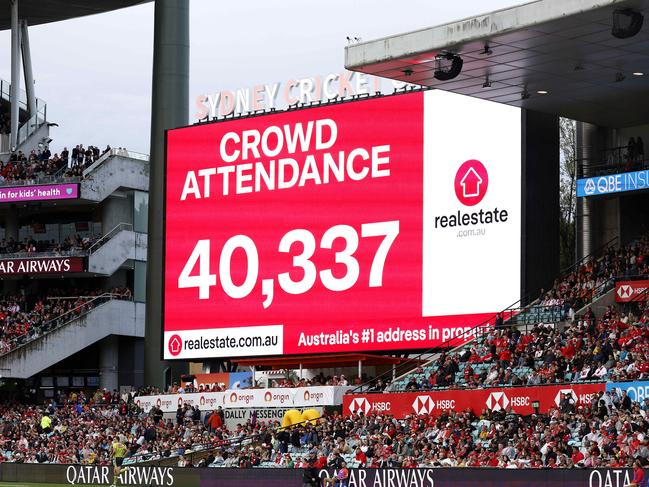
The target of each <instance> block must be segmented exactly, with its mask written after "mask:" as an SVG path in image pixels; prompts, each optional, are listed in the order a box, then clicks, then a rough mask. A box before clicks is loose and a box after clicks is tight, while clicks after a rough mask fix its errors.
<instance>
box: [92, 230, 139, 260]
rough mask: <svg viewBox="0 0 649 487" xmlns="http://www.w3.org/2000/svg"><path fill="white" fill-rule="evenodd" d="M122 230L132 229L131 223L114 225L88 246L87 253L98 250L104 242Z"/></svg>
mask: <svg viewBox="0 0 649 487" xmlns="http://www.w3.org/2000/svg"><path fill="white" fill-rule="evenodd" d="M122 230H133V224H132V223H118V224H117V225H115V226H114V227H113V228H112V229H111V230H110V231H109V232H108V233H106V234H105V235H104V236H102V237H101V238H100V239H99V240H97V241H96V242H95V243H94V244H92V245H91V246H90V248H89V249H88V255H92V254H94V253H95V252H96V251H97V250H99V248H100V247H102V246H103V245H104V244H105V243H106V242H108V241H109V240H110V239H112V238H113V237H114V236H115V235H117V234H118V233H119V232H121V231H122Z"/></svg>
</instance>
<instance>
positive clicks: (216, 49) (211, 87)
mask: <svg viewBox="0 0 649 487" xmlns="http://www.w3.org/2000/svg"><path fill="white" fill-rule="evenodd" d="M187 1H190V0H187ZM519 3H522V2H521V1H520V0H519V1H516V0H455V1H441V0H406V1H404V0H401V1H397V0H392V1H387V0H371V1H370V0H355V1H348V0H329V1H327V2H322V3H320V2H311V1H304V0H281V1H280V0H240V1H238V2H221V1H218V0H191V6H190V9H191V26H190V29H191V58H190V89H189V91H190V93H189V98H190V121H192V122H193V121H194V120H192V118H191V117H192V116H193V114H194V113H195V112H196V108H195V103H194V100H195V99H196V97H197V96H198V95H199V94H207V93H216V92H219V91H221V90H232V89H237V88H244V87H250V86H254V85H258V84H264V83H272V82H276V81H285V80H288V79H291V78H295V79H299V78H305V77H311V76H316V75H324V74H327V73H332V72H340V71H342V69H343V67H344V66H343V65H344V47H345V45H347V40H346V37H347V36H350V37H361V38H362V39H363V40H364V41H366V40H371V39H374V38H378V37H383V36H387V35H392V34H397V33H401V32H406V31H410V30H415V29H420V28H424V27H430V26H433V25H438V24H443V23H446V22H450V21H454V20H459V19H461V18H464V17H470V16H473V15H477V14H480V13H486V12H491V11H493V10H496V9H500V8H505V7H510V6H512V5H516V4H519ZM153 10H154V6H153V3H149V4H145V5H141V6H137V7H132V8H128V9H123V10H119V11H115V12H110V13H106V14H101V15H94V16H89V17H82V18H79V19H73V20H68V21H64V22H58V23H54V24H47V25H41V26H34V27H30V31H29V36H30V44H31V51H32V66H33V71H34V80H35V91H36V96H37V97H39V98H41V99H42V100H45V101H46V102H47V118H48V120H49V121H50V122H55V123H57V124H59V127H53V128H52V131H51V133H50V136H51V137H52V139H53V142H52V144H51V148H52V149H53V152H57V151H59V150H60V149H61V148H62V147H63V146H68V147H69V146H72V145H76V144H79V143H83V144H84V145H96V146H99V147H101V148H103V147H105V146H106V145H110V146H111V147H126V148H128V149H130V150H134V151H138V152H143V153H148V152H149V136H150V134H149V132H150V109H151V69H152V57H153ZM0 52H4V53H5V55H4V56H0V59H1V60H2V62H1V63H0V78H2V79H4V80H10V79H11V75H10V34H9V31H5V32H0ZM21 83H22V87H23V89H24V81H22V82H21Z"/></svg>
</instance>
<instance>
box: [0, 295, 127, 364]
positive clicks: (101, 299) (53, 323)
mask: <svg viewBox="0 0 649 487" xmlns="http://www.w3.org/2000/svg"><path fill="white" fill-rule="evenodd" d="M84 297H86V296H75V297H72V298H70V299H83V298H84ZM113 300H123V301H132V300H133V298H132V297H130V296H124V295H120V294H114V293H103V294H100V295H99V296H93V297H92V299H90V300H89V301H86V302H84V303H82V304H79V305H77V306H75V307H74V308H73V309H71V310H68V311H66V312H65V313H62V314H60V315H59V316H57V317H55V318H52V319H51V320H48V321H46V322H44V323H43V324H42V325H40V326H39V327H38V328H39V329H38V331H37V333H35V334H31V333H29V332H28V333H23V334H22V335H19V336H17V337H14V338H12V339H11V340H8V341H7V344H8V345H10V348H9V350H7V351H5V352H0V357H2V356H4V355H8V354H10V353H13V352H15V351H16V350H18V349H20V348H22V347H24V346H26V345H28V344H30V343H31V342H33V341H34V340H38V339H39V338H42V337H44V336H46V335H49V334H50V333H52V332H54V331H56V330H58V329H60V328H63V327H64V326H66V325H68V324H69V323H72V322H73V321H75V320H77V319H79V318H81V317H83V316H86V315H88V314H89V313H91V312H92V311H94V310H95V309H97V308H98V307H99V306H101V305H103V304H106V303H108V302H110V301H113ZM32 330H34V329H32ZM11 345H14V346H11Z"/></svg>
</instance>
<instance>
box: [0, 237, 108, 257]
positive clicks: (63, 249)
mask: <svg viewBox="0 0 649 487" xmlns="http://www.w3.org/2000/svg"><path fill="white" fill-rule="evenodd" d="M99 238H100V236H99V235H96V236H87V237H82V236H81V235H79V234H76V235H68V236H67V237H65V238H64V239H63V241H61V242H57V241H56V240H54V239H52V240H36V239H34V238H33V237H27V238H25V239H23V240H22V241H18V240H14V239H13V238H11V237H10V238H8V239H4V238H3V239H2V240H0V254H33V253H40V252H51V253H55V254H59V255H69V254H70V253H71V252H80V251H85V250H88V249H89V248H90V247H91V246H92V245H93V244H94V243H95V242H96V241H97V240H99Z"/></svg>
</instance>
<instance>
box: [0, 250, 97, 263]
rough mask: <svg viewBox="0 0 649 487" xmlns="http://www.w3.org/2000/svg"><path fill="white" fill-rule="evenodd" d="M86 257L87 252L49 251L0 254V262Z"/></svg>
mask: <svg viewBox="0 0 649 487" xmlns="http://www.w3.org/2000/svg"><path fill="white" fill-rule="evenodd" d="M87 255H88V251H87V250H83V249H78V250H61V251H56V250H51V251H45V252H12V253H10V254H2V253H0V260H8V259H25V258H29V257H31V258H34V259H44V258H47V257H85V256H87Z"/></svg>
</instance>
